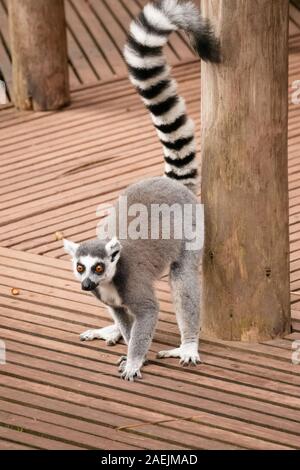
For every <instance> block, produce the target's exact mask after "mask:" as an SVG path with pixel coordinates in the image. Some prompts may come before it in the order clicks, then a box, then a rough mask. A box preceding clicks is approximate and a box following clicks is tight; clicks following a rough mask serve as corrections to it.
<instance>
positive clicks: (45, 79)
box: [8, 0, 70, 111]
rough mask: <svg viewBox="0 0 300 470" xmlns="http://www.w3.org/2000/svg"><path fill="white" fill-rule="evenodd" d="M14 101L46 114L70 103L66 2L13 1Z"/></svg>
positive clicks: (45, 0)
mask: <svg viewBox="0 0 300 470" xmlns="http://www.w3.org/2000/svg"><path fill="white" fill-rule="evenodd" d="M8 5H9V24H10V35H11V53H12V63H13V101H14V104H15V106H16V107H17V108H19V109H22V110H34V111H46V110H53V109H59V108H61V107H63V106H65V105H67V104H68V103H69V100H70V96H69V78H68V62H67V42H66V28H65V13H64V2H63V0H21V1H19V0H10V2H9V3H8Z"/></svg>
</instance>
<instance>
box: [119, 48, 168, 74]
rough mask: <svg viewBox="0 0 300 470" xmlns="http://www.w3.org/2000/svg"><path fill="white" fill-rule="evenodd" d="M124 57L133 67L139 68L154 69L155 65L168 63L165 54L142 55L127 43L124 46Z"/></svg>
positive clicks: (159, 65)
mask: <svg viewBox="0 0 300 470" xmlns="http://www.w3.org/2000/svg"><path fill="white" fill-rule="evenodd" d="M124 57H125V60H126V62H127V63H128V64H129V65H131V67H135V68H138V69H140V68H143V69H152V68H153V67H161V66H162V65H164V64H165V63H166V59H165V58H164V56H163V55H160V56H152V57H151V56H150V57H140V56H138V55H137V54H136V53H135V52H134V51H133V50H132V49H131V48H130V47H129V46H127V45H126V46H125V47H124Z"/></svg>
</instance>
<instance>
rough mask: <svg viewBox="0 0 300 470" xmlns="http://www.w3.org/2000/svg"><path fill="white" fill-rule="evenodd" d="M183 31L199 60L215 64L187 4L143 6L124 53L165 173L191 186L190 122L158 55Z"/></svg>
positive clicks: (163, 0) (205, 33) (208, 32)
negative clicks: (158, 145) (156, 139)
mask: <svg viewBox="0 0 300 470" xmlns="http://www.w3.org/2000/svg"><path fill="white" fill-rule="evenodd" d="M177 29H183V30H185V31H186V32H187V33H188V35H189V38H190V40H191V43H192V45H193V47H194V49H195V50H196V51H197V53H198V55H199V56H200V57H201V58H202V59H203V60H208V61H211V62H219V44H218V41H217V39H216V38H215V36H214V34H213V32H212V29H211V27H210V24H209V23H208V21H207V20H205V19H203V18H202V17H201V15H200V13H199V11H198V9H197V8H196V7H195V5H194V4H193V3H192V2H190V1H180V0H160V1H157V2H154V3H149V4H147V5H146V6H145V7H144V9H143V11H142V12H141V13H140V15H139V16H138V18H136V19H135V20H134V21H133V22H132V23H131V25H130V33H129V36H128V40H127V43H126V45H125V49H124V57H125V60H126V63H127V66H128V70H129V77H130V80H131V82H132V83H133V85H134V86H135V87H136V89H137V91H138V93H139V94H140V95H141V97H142V100H143V101H144V103H145V105H146V107H147V108H148V110H149V111H150V113H151V117H152V120H153V123H154V126H155V127H156V129H157V133H158V136H159V139H160V141H161V143H162V144H163V148H164V159H165V175H166V176H168V177H169V178H173V179H176V180H178V181H181V182H182V183H183V184H185V185H187V186H189V187H190V189H192V190H193V189H194V188H195V184H196V183H197V178H198V170H197V161H196V145H195V137H194V122H193V121H192V119H190V118H189V117H188V116H187V114H186V106H185V102H184V100H183V98H181V97H180V96H178V94H177V84H176V81H175V80H174V79H172V78H171V75H170V72H171V70H170V67H169V66H168V64H167V62H166V58H165V56H164V54H163V46H164V45H165V44H166V43H167V41H168V37H169V35H170V34H171V33H172V32H173V31H176V30H177Z"/></svg>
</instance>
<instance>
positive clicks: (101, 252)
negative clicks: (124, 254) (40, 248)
mask: <svg viewBox="0 0 300 470" xmlns="http://www.w3.org/2000/svg"><path fill="white" fill-rule="evenodd" d="M64 248H65V251H67V253H69V254H70V255H71V256H72V263H73V271H74V274H75V277H76V279H78V280H79V281H80V282H81V287H82V289H83V290H87V291H93V290H95V289H96V288H97V287H98V285H99V284H100V283H103V282H110V281H111V280H112V279H113V277H114V275H115V272H116V266H117V263H118V260H119V258H120V253H121V244H120V242H119V241H118V240H117V239H116V238H113V239H112V240H111V241H109V242H107V243H105V242H103V241H101V240H91V241H88V242H84V243H80V244H79V243H74V242H72V241H70V240H66V239H64Z"/></svg>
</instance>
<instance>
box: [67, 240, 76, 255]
mask: <svg viewBox="0 0 300 470" xmlns="http://www.w3.org/2000/svg"><path fill="white" fill-rule="evenodd" d="M78 247H79V243H74V242H71V240H66V238H64V249H65V251H66V252H67V253H69V255H71V256H74V255H75V253H76V250H77V248H78Z"/></svg>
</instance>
